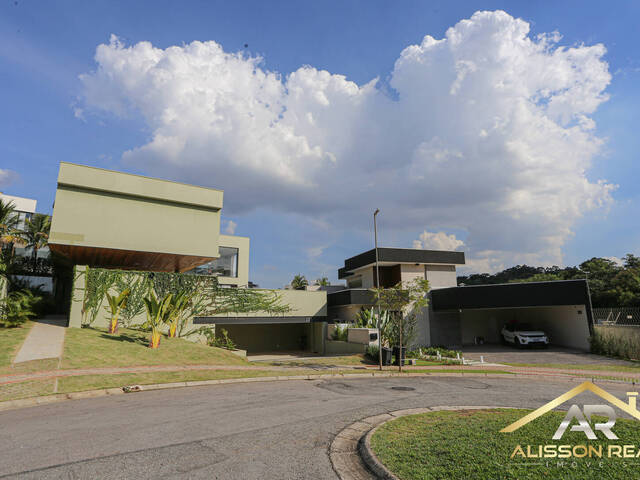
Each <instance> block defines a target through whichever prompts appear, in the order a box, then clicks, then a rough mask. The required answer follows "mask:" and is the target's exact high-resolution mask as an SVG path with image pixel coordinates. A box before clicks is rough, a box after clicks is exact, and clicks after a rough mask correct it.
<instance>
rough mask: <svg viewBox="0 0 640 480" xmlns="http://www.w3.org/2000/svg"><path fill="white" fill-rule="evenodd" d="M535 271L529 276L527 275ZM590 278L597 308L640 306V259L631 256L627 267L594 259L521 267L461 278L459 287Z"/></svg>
mask: <svg viewBox="0 0 640 480" xmlns="http://www.w3.org/2000/svg"><path fill="white" fill-rule="evenodd" d="M531 272H534V273H532V274H530V275H528V276H522V275H526V274H527V273H531ZM585 278H586V279H588V281H589V289H590V292H591V303H592V304H593V306H594V307H631V306H640V285H639V284H640V257H637V256H635V255H633V254H627V255H626V256H625V257H624V263H623V265H622V266H621V265H618V264H617V263H616V262H614V261H612V260H610V259H608V258H599V257H594V258H591V259H589V260H586V261H584V262H582V263H581V264H580V265H579V266H578V267H565V268H560V267H557V266H553V267H529V266H527V265H518V266H516V267H512V268H510V269H506V270H503V271H502V272H498V273H495V274H492V275H491V274H488V273H482V274H473V275H468V276H459V277H458V282H459V284H463V283H464V284H465V285H488V284H495V283H503V282H504V281H505V280H506V281H508V282H542V281H554V280H577V279H585Z"/></svg>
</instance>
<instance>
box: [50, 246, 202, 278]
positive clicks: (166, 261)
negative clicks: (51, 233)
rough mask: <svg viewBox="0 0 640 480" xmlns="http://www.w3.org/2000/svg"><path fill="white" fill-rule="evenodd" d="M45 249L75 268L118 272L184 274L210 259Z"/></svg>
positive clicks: (76, 248)
mask: <svg viewBox="0 0 640 480" xmlns="http://www.w3.org/2000/svg"><path fill="white" fill-rule="evenodd" d="M49 249H50V250H51V251H52V252H54V253H56V254H58V255H62V256H63V257H65V258H67V259H68V260H69V261H70V262H71V263H73V264H75V265H90V266H92V267H98V268H118V269H122V270H147V271H153V272H185V271H187V270H191V269H192V268H194V267H197V266H199V265H202V264H204V263H207V262H210V261H211V260H215V258H214V257H199V256H194V255H178V254H173V253H158V252H139V251H135V250H119V249H115V248H99V247H84V246H79V245H62V244H55V243H50V244H49Z"/></svg>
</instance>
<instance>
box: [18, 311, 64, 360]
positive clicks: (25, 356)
mask: <svg viewBox="0 0 640 480" xmlns="http://www.w3.org/2000/svg"><path fill="white" fill-rule="evenodd" d="M66 324H67V319H66V318H63V317H53V318H45V319H41V320H36V324H35V325H34V326H33V327H32V328H31V331H30V332H29V335H27V338H26V339H25V341H24V343H23V344H22V347H20V350H19V351H18V354H17V355H16V358H15V359H14V361H13V363H22V362H30V361H32V360H43V359H45V358H59V357H60V355H62V346H63V345H64V334H65V332H66V330H67V329H66Z"/></svg>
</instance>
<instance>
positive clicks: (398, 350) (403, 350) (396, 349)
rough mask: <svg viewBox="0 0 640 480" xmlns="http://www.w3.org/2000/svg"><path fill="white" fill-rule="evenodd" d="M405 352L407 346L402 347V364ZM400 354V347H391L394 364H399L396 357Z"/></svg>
mask: <svg viewBox="0 0 640 480" xmlns="http://www.w3.org/2000/svg"><path fill="white" fill-rule="evenodd" d="M406 354H407V347H402V364H403V365H404V359H405V355H406ZM399 356H400V347H393V357H394V358H395V360H394V361H393V364H394V365H399V364H400V363H399V360H398V357H399Z"/></svg>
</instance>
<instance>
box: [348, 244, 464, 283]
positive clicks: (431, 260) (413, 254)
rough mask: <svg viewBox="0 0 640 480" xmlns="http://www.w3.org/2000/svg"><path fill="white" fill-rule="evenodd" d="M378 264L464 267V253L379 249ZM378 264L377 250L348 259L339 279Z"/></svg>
mask: <svg viewBox="0 0 640 480" xmlns="http://www.w3.org/2000/svg"><path fill="white" fill-rule="evenodd" d="M378 262H379V264H380V265H383V264H386V265H396V264H399V263H405V264H424V265H429V264H433V265H464V264H465V259H464V252H453V251H447V250H420V249H415V248H384V247H380V248H378ZM375 263H376V249H375V248H372V249H371V250H369V251H366V252H364V253H361V254H360V255H356V256H355V257H351V258H348V259H346V260H345V261H344V267H342V268H340V269H339V270H338V278H346V277H348V276H350V275H353V272H354V271H355V270H358V269H360V268H364V267H368V266H373V265H375Z"/></svg>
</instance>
